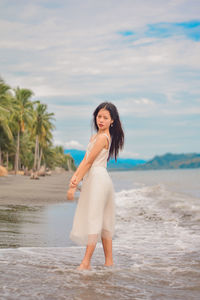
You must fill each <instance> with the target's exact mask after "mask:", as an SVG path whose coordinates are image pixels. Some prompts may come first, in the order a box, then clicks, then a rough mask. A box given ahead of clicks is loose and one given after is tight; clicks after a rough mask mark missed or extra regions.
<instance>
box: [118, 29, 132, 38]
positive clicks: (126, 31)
mask: <svg viewBox="0 0 200 300" xmlns="http://www.w3.org/2000/svg"><path fill="white" fill-rule="evenodd" d="M119 34H120V35H122V36H125V37H126V36H132V35H134V32H133V31H132V30H125V31H120V32H119Z"/></svg>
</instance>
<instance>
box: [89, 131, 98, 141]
mask: <svg viewBox="0 0 200 300" xmlns="http://www.w3.org/2000/svg"><path fill="white" fill-rule="evenodd" d="M96 135H97V133H95V134H93V135H92V136H91V137H90V142H91V141H93V140H94V139H95V137H96Z"/></svg>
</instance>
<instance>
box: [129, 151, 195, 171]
mask: <svg viewBox="0 0 200 300" xmlns="http://www.w3.org/2000/svg"><path fill="white" fill-rule="evenodd" d="M183 168H200V154H198V153H188V154H173V153H166V154H164V155H162V156H158V155H157V156H155V157H154V158H153V159H151V160H149V161H147V162H146V163H144V164H140V165H137V166H135V167H133V170H156V169H183Z"/></svg>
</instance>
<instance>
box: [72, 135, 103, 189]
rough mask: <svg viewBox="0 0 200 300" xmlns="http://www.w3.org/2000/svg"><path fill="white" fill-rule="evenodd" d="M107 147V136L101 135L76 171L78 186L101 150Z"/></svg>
mask: <svg viewBox="0 0 200 300" xmlns="http://www.w3.org/2000/svg"><path fill="white" fill-rule="evenodd" d="M106 145H107V138H106V136H105V135H99V136H98V138H97V140H96V142H95V144H94V146H93V147H92V149H91V152H90V154H89V155H88V157H87V159H86V158H85V159H84V160H83V161H82V163H81V164H80V165H79V168H78V169H77V171H76V175H75V176H76V185H77V184H78V183H79V182H80V181H81V180H82V179H83V177H84V175H85V174H86V173H87V172H88V170H89V169H90V168H91V166H92V164H93V162H94V160H95V158H96V157H97V156H98V155H99V153H100V152H101V150H102V149H103V148H105V146H106Z"/></svg>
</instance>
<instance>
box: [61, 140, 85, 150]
mask: <svg viewBox="0 0 200 300" xmlns="http://www.w3.org/2000/svg"><path fill="white" fill-rule="evenodd" d="M64 146H65V149H84V146H83V145H82V144H80V143H79V142H78V141H69V142H65V143H64Z"/></svg>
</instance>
